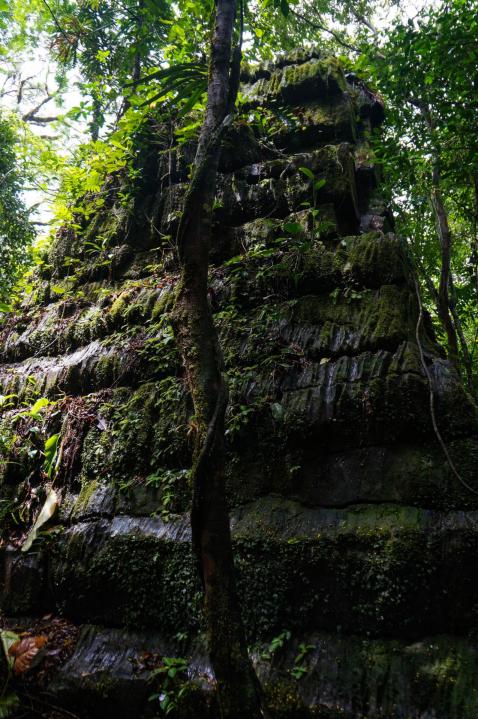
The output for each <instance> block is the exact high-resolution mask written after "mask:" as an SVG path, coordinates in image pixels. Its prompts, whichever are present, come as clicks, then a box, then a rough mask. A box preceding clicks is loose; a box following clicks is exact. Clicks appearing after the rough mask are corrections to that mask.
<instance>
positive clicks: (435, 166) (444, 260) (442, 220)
mask: <svg viewBox="0 0 478 719" xmlns="http://www.w3.org/2000/svg"><path fill="white" fill-rule="evenodd" d="M412 104H413V105H415V107H418V108H419V110H420V112H421V114H422V117H423V119H424V120H425V124H426V125H427V128H428V132H429V133H430V140H431V141H432V145H433V150H432V177H431V195H430V200H431V205H432V208H433V212H434V215H435V221H436V228H437V234H438V241H439V243H440V254H441V262H440V282H439V285H438V293H437V310H438V315H439V317H440V321H441V323H442V325H443V328H444V330H445V333H446V336H447V345H448V359H449V360H450V362H451V363H452V364H453V366H454V367H455V368H456V370H457V371H458V372H460V360H459V352H458V337H457V333H456V328H455V325H454V322H453V317H452V313H451V306H450V305H451V303H450V280H451V243H452V237H451V231H450V225H449V222H448V214H447V212H446V208H445V204H444V202H443V197H442V193H441V186H440V180H441V177H440V152H439V149H438V148H437V147H435V146H434V121H433V117H432V114H431V111H430V107H429V105H428V103H427V102H425V101H423V100H413V101H412Z"/></svg>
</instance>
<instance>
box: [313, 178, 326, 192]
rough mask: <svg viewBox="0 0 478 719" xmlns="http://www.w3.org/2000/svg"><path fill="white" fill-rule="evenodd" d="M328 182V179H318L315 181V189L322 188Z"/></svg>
mask: <svg viewBox="0 0 478 719" xmlns="http://www.w3.org/2000/svg"><path fill="white" fill-rule="evenodd" d="M326 182H327V181H326V180H324V179H323V178H322V179H321V180H317V182H315V183H314V190H320V189H321V188H322V187H323V186H324V185H325V184H326Z"/></svg>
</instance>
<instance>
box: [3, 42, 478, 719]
mask: <svg viewBox="0 0 478 719" xmlns="http://www.w3.org/2000/svg"><path fill="white" fill-rule="evenodd" d="M243 96H244V98H245V102H246V103H247V106H248V107H249V108H250V109H251V110H252V109H256V110H259V111H260V112H262V113H263V114H264V118H265V120H266V123H267V124H268V125H269V126H270V132H269V133H268V134H267V135H264V134H262V133H261V131H260V130H259V128H258V127H257V126H255V125H254V124H252V123H251V124H247V123H245V122H244V121H242V120H241V121H240V122H238V123H237V124H236V126H234V127H233V128H232V129H231V130H230V132H229V134H228V136H227V137H226V138H225V141H224V147H223V154H222V159H221V174H220V180H219V186H218V192H217V198H216V204H215V227H214V236H215V241H214V246H213V248H212V250H211V261H212V267H211V280H210V295H211V303H212V306H213V309H214V312H215V320H216V323H217V326H218V328H219V331H220V336H221V341H222V345H223V348H224V355H225V362H226V366H227V370H228V375H229V382H230V389H231V400H232V401H231V406H230V408H229V411H228V434H227V439H228V457H229V463H228V490H229V498H230V507H231V521H232V531H233V540H234V545H235V552H236V563H237V572H238V581H239V590H240V595H241V602H242V609H243V618H244V622H245V625H246V629H247V633H248V637H249V641H250V644H251V646H252V647H254V649H253V652H254V657H255V660H256V663H257V667H258V671H259V675H260V677H261V679H262V681H263V683H264V686H265V688H266V693H267V695H268V696H269V699H270V703H271V708H272V711H273V715H274V716H277V717H293V718H294V719H299V718H302V717H312V716H315V717H328V718H329V719H337V718H338V717H346V718H350V719H352V718H359V717H361V718H364V719H365V717H368V719H371V718H372V717H373V718H379V717H382V718H383V719H385V718H386V719H412V718H413V719H432V717H433V719H476V716H478V693H477V689H476V681H475V677H476V674H477V671H478V646H477V642H476V639H475V637H476V629H477V628H478V580H477V579H476V571H475V567H476V557H477V554H478V498H477V497H476V496H474V495H473V494H471V493H470V492H468V491H467V490H466V489H464V487H463V486H462V485H461V484H460V483H459V482H458V481H457V479H456V478H455V477H454V476H453V474H452V473H451V471H450V468H449V466H448V464H447V462H446V460H445V458H444V456H443V452H442V450H441V448H440V446H439V445H438V443H437V440H436V437H435V435H434V432H433V428H432V423H431V417H430V410H429V391H430V388H429V386H428V381H427V378H426V375H425V373H424V370H423V367H422V365H421V361H420V355H419V349H418V346H417V341H416V326H417V318H418V308H417V301H416V296H415V291H414V285H413V279H412V277H413V275H412V269H411V267H410V265H409V260H408V258H407V251H406V245H405V244H404V243H403V242H402V241H400V239H399V238H397V237H396V236H395V235H394V234H393V222H392V220H391V218H390V216H389V214H388V211H387V208H386V207H385V206H384V203H383V202H382V201H381V199H380V192H379V181H378V173H377V171H376V169H375V168H374V166H373V162H372V153H371V150H370V147H369V144H368V143H369V140H370V134H371V132H372V131H373V130H374V129H375V128H377V127H378V126H379V124H380V123H381V122H382V120H383V108H382V106H381V103H380V101H379V99H378V98H376V97H375V96H374V95H373V93H371V92H370V91H369V90H367V89H366V88H365V87H363V85H362V84H360V83H359V82H358V81H357V80H355V79H353V78H350V79H349V80H347V79H346V77H345V76H344V73H343V70H342V68H341V66H340V64H339V63H338V62H337V61H336V60H335V59H333V58H325V57H322V56H320V53H317V52H315V51H312V52H311V53H308V54H304V53H300V52H298V53H295V54H294V55H290V56H287V57H283V58H279V59H278V61H277V63H275V64H273V65H271V64H266V65H264V66H261V67H258V68H246V69H245V70H244V72H243ZM152 128H153V129H151V130H148V131H147V132H146V134H145V138H146V139H145V138H143V141H142V145H141V148H139V149H138V159H137V162H138V168H139V169H140V170H141V172H140V173H139V179H137V180H136V181H135V185H134V186H133V187H132V188H131V187H129V191H130V195H129V196H130V198H131V199H130V200H128V201H127V203H126V204H121V202H120V200H119V199H118V198H117V197H115V196H114V194H112V195H111V199H110V201H109V202H108V203H107V208H106V209H104V210H102V211H100V212H99V213H98V214H97V215H96V216H94V217H93V218H92V219H91V220H90V221H89V223H85V222H84V223H83V227H82V229H81V231H80V232H76V231H75V230H73V229H71V228H65V229H63V230H62V231H61V232H60V233H59V234H58V237H57V238H56V240H55V242H54V244H53V246H52V247H51V249H50V254H49V258H48V262H46V263H45V265H44V266H43V267H42V268H41V269H40V270H39V272H38V275H37V278H36V280H35V283H34V289H33V291H32V294H31V296H30V297H29V298H28V299H27V300H26V301H25V303H24V306H23V308H22V310H21V311H20V312H19V313H17V314H16V315H15V316H12V317H9V318H7V319H5V320H4V322H3V325H2V326H1V327H0V333H1V357H0V359H1V364H0V393H1V394H3V395H5V396H7V397H9V398H8V399H6V400H4V404H3V408H4V411H3V413H2V415H1V416H0V451H1V459H0V479H1V499H0V513H1V517H2V523H3V524H2V526H3V540H2V548H1V561H2V574H1V577H2V585H1V606H2V610H3V612H4V614H5V615H7V616H8V617H11V618H13V619H14V621H15V622H16V623H18V621H19V618H20V617H35V616H42V615H45V614H49V613H52V614H53V615H58V614H59V615H62V616H65V617H67V618H68V619H69V620H70V621H72V622H74V623H76V624H78V625H81V631H80V638H79V640H78V643H77V645H76V648H75V649H74V650H73V653H72V655H71V656H70V658H69V659H68V661H67V662H66V663H64V664H62V665H61V666H58V667H57V669H56V673H55V674H54V676H52V677H51V678H50V679H49V685H48V691H49V692H50V693H51V695H53V696H54V697H55V701H56V702H57V703H58V704H61V705H63V706H66V707H68V708H70V709H71V710H72V711H74V712H76V713H78V715H79V716H81V717H85V719H87V718H89V717H104V716H105V715H107V714H108V713H109V714H110V715H114V716H116V717H125V718H126V717H132V716H135V717H141V716H144V717H148V716H154V713H155V711H156V709H157V706H158V702H157V701H156V702H148V697H149V696H150V695H151V694H152V693H154V692H158V693H159V694H160V693H161V674H160V675H159V679H158V677H156V679H155V680H154V681H151V680H150V677H151V671H152V670H154V669H155V668H158V667H160V666H162V664H161V662H162V661H163V658H164V657H172V656H175V657H178V656H183V657H185V658H186V659H187V662H188V666H189V668H188V676H189V679H191V680H193V683H192V685H191V688H190V692H189V693H187V694H186V698H185V700H184V702H183V705H182V707H181V708H180V709H178V712H179V715H180V716H182V717H197V718H198V719H199V717H200V716H204V717H206V716H207V717H214V716H215V711H216V710H215V704H214V697H213V692H212V691H211V684H212V681H211V676H210V670H209V668H208V665H207V661H206V660H205V651H204V646H203V639H202V637H203V627H202V620H201V611H200V607H201V595H200V592H199V587H198V583H197V579H196V576H195V570H194V564H193V560H192V555H191V550H190V530H189V520H188V506H189V496H190V492H189V487H188V468H189V466H190V461H191V450H192V435H193V433H194V418H193V417H192V407H191V402H190V399H189V397H188V393H187V391H186V383H185V380H184V377H183V374H182V369H181V364H180V360H179V357H178V354H177V351H176V350H175V347H174V341H173V336H172V330H171V327H170V324H169V319H168V312H169V310H170V309H171V306H172V302H173V297H174V294H173V293H174V288H175V283H176V281H177V269H176V265H175V257H174V235H175V231H176V229H177V226H178V219H179V214H180V212H181V207H182V200H183V198H184V193H185V190H186V187H187V177H188V164H189V163H190V162H191V161H192V160H193V158H194V142H193V141H188V142H186V143H184V144H182V145H179V146H177V147H173V148H170V149H168V148H169V144H168V143H169V139H168V138H169V128H166V127H164V128H163V127H162V125H161V123H155V124H152ZM148 133H149V134H148ZM304 168H305V169H304ZM311 173H312V174H311ZM312 176H313V178H314V179H313V180H312V179H311V177H312ZM313 186H315V188H316V189H313ZM314 203H315V208H316V209H317V210H318V212H317V213H314V212H312V210H313V208H314ZM314 215H315V216H314ZM85 240H89V241H90V242H91V241H95V242H97V243H98V240H100V242H103V241H104V246H105V249H104V250H99V249H98V250H96V251H92V250H91V246H88V245H85V244H84V243H85ZM87 247H90V249H89V250H88V249H86V248H87ZM59 288H61V289H59ZM420 342H421V345H422V347H423V351H424V355H425V359H426V362H427V365H428V368H429V370H430V373H431V376H432V379H433V392H434V396H435V404H436V412H437V419H438V423H439V426H440V430H441V432H442V434H443V436H444V438H445V440H446V442H447V446H448V448H449V451H450V454H451V456H452V457H453V459H454V461H455V462H456V464H457V466H458V467H459V470H460V473H461V474H462V476H463V478H464V479H465V480H466V481H467V482H468V483H470V484H472V485H474V486H476V487H477V489H478V478H477V470H478V416H477V411H476V407H475V405H474V404H473V402H472V401H471V399H470V398H469V396H468V395H467V393H466V391H465V390H464V389H463V386H462V384H461V382H460V378H459V377H458V376H457V375H456V373H455V372H454V370H453V369H452V368H451V367H450V365H449V364H448V362H447V361H446V359H445V356H444V353H443V351H442V349H441V348H440V347H439V346H438V344H437V343H436V341H435V338H434V335H433V330H432V327H431V323H430V321H429V320H428V318H426V321H425V326H424V328H423V329H422V332H421V337H420ZM10 395H12V396H11V397H10ZM40 397H47V398H48V399H49V400H50V402H51V404H49V405H48V406H46V407H44V408H43V409H40V410H37V412H36V413H35V412H34V413H33V415H32V413H31V412H30V408H31V407H32V406H34V405H35V402H36V401H37V400H38V398H40ZM55 434H57V435H58V447H57V454H56V457H55V459H54V460H53V466H54V468H55V474H54V476H55V488H56V490H57V492H58V493H59V495H60V498H61V502H60V506H59V509H58V512H57V515H56V517H55V519H54V521H53V522H51V523H50V524H49V525H47V526H48V530H47V531H43V532H41V534H40V537H39V539H38V540H37V541H36V542H35V543H34V545H33V548H32V549H31V550H30V551H29V552H28V553H22V552H21V550H20V547H21V543H22V541H23V540H24V536H25V531H26V530H27V529H28V527H29V526H31V524H32V522H33V520H34V519H35V517H36V515H37V514H38V512H39V510H40V508H41V506H42V504H43V502H44V500H45V496H46V491H47V487H48V483H49V481H50V480H49V478H48V476H47V474H48V471H47V470H48V467H47V466H46V465H45V458H44V453H43V450H44V442H45V440H46V439H47V438H48V437H51V436H53V435H55ZM50 474H51V472H50ZM50 479H51V478H50ZM274 638H276V640H277V641H276V642H275V643H274V642H273V639H274ZM271 642H272V644H271ZM271 646H272V649H271ZM145 657H146V658H145ZM158 682H159V688H158Z"/></svg>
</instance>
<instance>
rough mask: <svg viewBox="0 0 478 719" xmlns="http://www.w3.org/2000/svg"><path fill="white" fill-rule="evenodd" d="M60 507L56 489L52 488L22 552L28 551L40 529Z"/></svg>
mask: <svg viewBox="0 0 478 719" xmlns="http://www.w3.org/2000/svg"><path fill="white" fill-rule="evenodd" d="M57 507H58V495H57V493H56V492H55V490H54V489H51V490H50V492H49V494H48V497H47V498H46V500H45V504H44V505H43V507H42V510H41V512H40V514H39V515H38V517H37V520H36V522H35V524H34V525H33V527H32V528H31V529H30V531H29V533H28V536H27V538H26V540H25V543H24V545H23V546H22V552H28V550H29V549H30V547H31V546H32V544H33V542H34V541H35V539H36V537H37V534H38V530H39V529H40V528H41V527H43V525H44V524H46V522H48V520H49V519H51V518H52V517H53V515H54V514H55V511H56V508H57Z"/></svg>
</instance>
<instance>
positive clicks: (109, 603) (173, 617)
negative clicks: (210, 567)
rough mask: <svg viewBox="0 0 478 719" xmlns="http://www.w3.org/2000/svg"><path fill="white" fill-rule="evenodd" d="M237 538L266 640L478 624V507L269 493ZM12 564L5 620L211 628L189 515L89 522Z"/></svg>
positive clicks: (247, 594)
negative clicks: (318, 504)
mask: <svg viewBox="0 0 478 719" xmlns="http://www.w3.org/2000/svg"><path fill="white" fill-rule="evenodd" d="M232 533H233V540H234V547H235V556H236V566H237V570H238V587H239V593H240V596H241V606H242V612H243V618H244V621H245V623H246V626H247V628H248V632H249V634H250V636H251V638H253V639H259V638H261V637H264V636H267V635H270V634H274V633H277V632H280V631H281V630H282V629H283V628H289V629H291V630H293V631H294V632H301V631H306V630H307V631H311V630H317V629H324V630H328V631H335V630H337V629H339V630H340V631H343V632H344V633H346V634H354V633H358V634H362V635H370V636H399V637H401V638H403V637H412V638H413V637H418V636H420V635H423V634H425V633H440V632H452V633H453V632H455V633H458V634H460V633H467V632H469V631H473V630H474V629H475V628H476V625H477V607H478V584H477V580H476V574H475V573H474V567H475V564H476V552H477V549H478V512H477V511H476V510H475V511H468V512H462V511H454V512H438V511H432V510H424V509H420V508H417V507H407V506H400V505H357V506H350V507H348V508H345V509H339V508H338V509H332V508H329V509H318V508H316V509H313V508H307V507H304V506H303V505H301V504H299V503H298V502H294V501H292V500H286V499H285V498H283V497H278V496H276V497H274V496H269V497H264V498H262V499H259V500H257V501H256V502H253V503H251V504H249V505H245V506H244V507H242V508H239V509H237V510H235V511H234V512H233V514H232ZM3 563H4V569H3V577H4V579H3V607H2V609H3V611H4V612H5V613H6V614H11V615H13V614H16V613H20V614H25V613H35V612H38V611H46V610H49V611H52V610H56V611H58V610H60V611H61V612H63V613H64V614H65V615H66V616H68V617H70V618H73V619H74V620H76V621H80V622H84V621H86V622H99V623H102V624H106V625H109V626H125V625H126V626H136V627H137V626H143V627H156V628H157V629H159V630H160V631H162V632H166V633H168V632H171V631H172V628H174V631H177V632H193V633H194V632H196V631H197V630H198V628H199V626H200V593H198V584H197V578H196V576H195V570H194V562H193V559H192V554H191V547H190V530H189V526H188V519H187V516H177V517H175V518H173V519H170V520H169V521H164V520H162V519H161V518H160V517H128V516H116V517H113V518H112V519H91V520H90V521H83V522H79V523H77V524H74V525H72V526H71V527H69V528H65V529H64V531H63V532H61V533H59V534H58V537H57V538H56V539H55V540H54V542H53V545H51V546H48V545H46V546H44V547H43V549H41V548H40V551H39V553H38V554H28V555H27V556H25V555H22V554H21V553H20V552H19V551H17V550H16V551H15V550H13V549H10V550H4V551H3ZM153 597H154V601H152V598H153Z"/></svg>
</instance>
